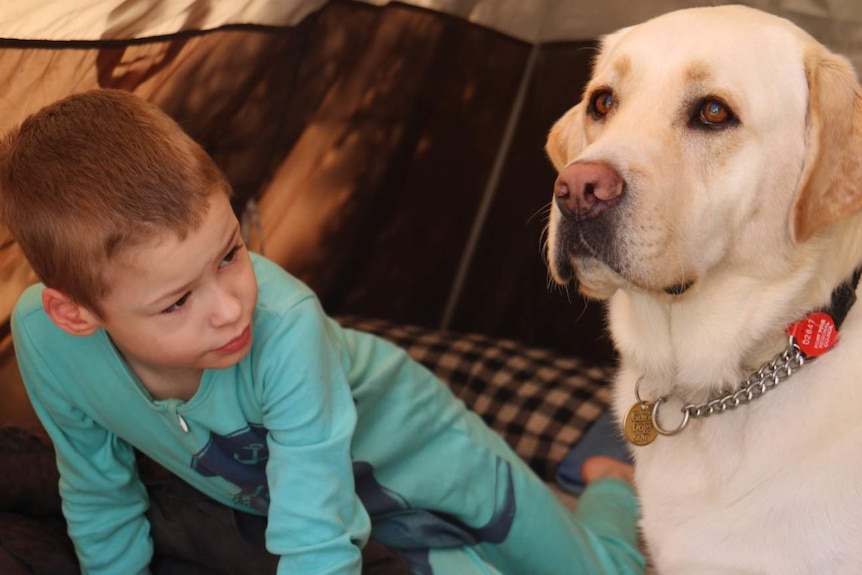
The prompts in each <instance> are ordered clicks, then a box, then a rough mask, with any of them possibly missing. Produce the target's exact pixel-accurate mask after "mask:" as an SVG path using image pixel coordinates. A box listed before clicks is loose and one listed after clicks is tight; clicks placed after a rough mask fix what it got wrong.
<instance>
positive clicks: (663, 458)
mask: <svg viewBox="0 0 862 575" xmlns="http://www.w3.org/2000/svg"><path fill="white" fill-rule="evenodd" d="M814 371H815V373H816V370H814ZM805 380H806V378H802V377H800V378H799V380H797V381H795V382H793V384H794V385H797V386H798V387H799V389H798V390H793V389H791V388H788V390H785V391H784V393H779V391H776V392H775V395H776V397H774V398H771V400H767V399H764V400H763V401H764V402H767V401H768V402H769V403H764V404H761V405H752V406H749V407H747V408H744V409H742V410H739V411H735V412H728V413H723V414H721V415H719V416H715V417H713V418H707V419H705V420H702V421H696V422H694V424H693V425H692V426H691V428H688V429H686V430H685V432H684V433H681V434H679V435H678V436H673V437H659V438H658V439H657V440H656V441H655V442H654V443H653V444H651V445H649V446H646V447H639V448H636V453H635V456H636V467H637V484H638V490H639V492H640V495H641V499H642V506H643V522H642V526H643V529H644V533H645V538H646V541H647V544H648V547H649V550H650V553H651V554H652V555H653V556H654V560H655V562H656V565H657V566H658V567H659V572H660V573H663V574H665V575H673V574H675V573H680V574H682V573H687V574H690V573H712V572H715V573H731V572H732V573H765V574H772V573H775V574H782V575H790V574H793V573H800V574H801V573H811V572H823V573H826V572H830V573H833V572H834V573H838V572H862V550H860V546H858V545H857V544H856V543H854V542H853V541H854V540H855V539H854V538H856V537H858V535H859V532H860V529H862V464H860V462H862V432H860V429H859V426H858V425H856V424H855V423H854V422H853V417H852V412H853V410H852V409H850V408H848V407H847V403H846V402H845V404H844V406H843V408H842V407H839V406H837V405H836V403H838V402H835V401H827V400H826V399H824V398H822V394H819V393H813V392H812V390H811V389H810V387H811V386H812V385H813V382H812V381H807V382H806V381H805ZM806 385H808V386H809V388H805V387H804V386H806ZM839 393H840V391H839ZM818 398H819V401H818ZM845 399H846V400H847V401H848V402H853V401H854V399H853V397H852V394H851V396H845ZM802 406H804V407H802ZM827 414H831V418H832V419H831V420H830V419H828V418H827V417H826V415H827ZM856 419H858V413H857V417H856ZM824 421H826V423H824ZM848 565H850V566H854V569H855V570H854V569H851V570H849V571H848V570H847V567H848ZM814 566H817V567H816V568H814ZM825 566H831V567H829V568H825Z"/></svg>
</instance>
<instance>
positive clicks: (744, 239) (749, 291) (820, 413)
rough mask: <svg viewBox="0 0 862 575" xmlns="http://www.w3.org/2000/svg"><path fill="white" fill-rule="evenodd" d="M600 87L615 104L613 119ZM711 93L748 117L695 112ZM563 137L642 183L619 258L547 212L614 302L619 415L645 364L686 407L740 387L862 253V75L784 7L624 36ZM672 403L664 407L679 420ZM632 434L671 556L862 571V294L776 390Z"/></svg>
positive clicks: (586, 279) (626, 211) (656, 390)
mask: <svg viewBox="0 0 862 575" xmlns="http://www.w3.org/2000/svg"><path fill="white" fill-rule="evenodd" d="M599 89H609V90H611V91H612V93H613V97H614V101H613V104H612V107H611V109H610V112H609V113H608V114H607V116H605V117H604V118H598V119H597V118H596V117H595V116H594V115H591V114H590V113H589V112H588V111H587V106H588V105H589V104H588V103H589V100H590V97H591V95H592V94H593V93H594V92H595V91H596V90H599ZM711 96H718V97H720V98H721V99H722V100H723V101H724V102H726V103H727V104H728V105H729V106H730V108H731V109H732V110H733V112H734V113H735V114H736V116H737V117H738V120H739V122H738V124H737V125H734V126H731V127H728V128H727V129H724V130H716V131H712V130H703V129H698V128H696V127H693V125H692V124H691V121H690V116H691V114H692V109H693V108H692V106H693V105H694V106H696V105H697V103H698V102H700V101H702V99H703V98H706V97H711ZM547 151H548V154H549V156H550V158H551V160H552V162H553V163H554V165H555V166H556V168H557V169H558V170H562V169H563V168H565V167H566V166H569V165H571V164H573V163H575V162H601V163H605V164H607V165H609V166H612V167H613V168H614V169H615V170H616V171H617V172H618V173H619V174H620V175H621V177H622V179H623V181H624V182H625V187H624V191H623V198H622V202H621V203H620V204H619V205H618V206H616V207H615V208H613V209H611V210H608V211H607V212H606V213H605V214H603V215H602V216H601V217H608V218H613V220H612V221H613V226H614V230H615V236H614V242H615V244H616V246H615V249H616V252H615V253H616V254H617V256H615V259H614V261H612V262H609V261H603V260H600V259H597V257H592V256H590V255H586V254H585V251H584V250H583V249H580V250H579V249H576V247H575V246H573V245H571V243H572V242H574V243H577V240H572V239H571V238H572V237H574V236H577V227H578V225H579V224H577V223H575V222H573V221H570V220H567V219H566V218H565V217H564V216H563V215H562V214H561V212H560V210H559V208H558V207H556V205H555V206H553V207H552V210H551V218H550V225H549V230H548V259H549V265H550V269H551V273H552V275H553V276H554V277H555V279H557V281H559V282H561V283H565V282H567V281H568V280H569V278H570V276H571V271H572V269H574V271H575V273H576V274H577V278H578V283H579V287H580V290H581V292H582V293H584V294H585V295H587V296H589V297H593V298H598V299H607V300H608V302H609V323H610V329H611V333H612V336H613V340H614V343H615V345H616V347H617V350H618V352H619V354H620V359H621V369H620V373H619V376H618V378H617V381H616V383H615V406H614V407H615V410H616V413H617V415H618V417H622V416H623V414H624V413H625V412H626V411H627V410H628V408H629V407H631V406H632V405H633V404H634V403H635V383H636V381H637V380H638V379H642V382H641V384H640V394H641V396H642V397H644V398H647V399H648V398H655V397H659V396H664V395H672V396H673V397H675V398H677V399H676V405H677V406H680V405H681V404H680V403H679V402H680V401H685V402H700V401H704V400H706V399H708V398H711V397H714V396H715V395H716V394H720V393H722V392H726V391H727V390H730V389H734V388H735V387H736V386H738V385H739V382H741V381H742V380H744V379H745V377H747V376H748V374H749V373H751V372H752V371H753V370H754V369H755V368H757V367H758V366H759V365H760V364H762V363H763V362H764V361H766V360H769V359H771V358H772V357H773V356H774V355H775V354H776V353H777V352H778V351H779V350H781V349H782V348H783V347H784V346H785V345H786V341H787V338H786V335H785V329H786V327H787V326H788V324H790V323H791V322H793V321H795V320H799V319H801V318H802V317H804V316H805V315H806V313H807V312H809V311H811V310H814V309H817V308H820V307H823V306H826V305H827V304H828V303H829V301H830V294H831V292H832V290H833V288H834V287H835V286H837V285H839V284H841V283H842V281H844V280H845V279H846V278H847V277H848V276H849V275H851V273H852V271H853V269H854V268H855V267H856V266H858V265H860V264H862V221H860V215H859V212H860V209H862V97H860V90H859V87H858V84H857V81H856V78H855V74H854V72H853V70H852V68H851V66H850V65H849V63H848V62H847V61H846V60H845V59H844V58H842V57H840V56H837V55H835V54H833V53H831V52H830V51H828V50H827V49H826V48H824V47H823V46H822V45H820V44H819V43H817V42H816V41H815V40H814V39H813V38H811V37H810V36H809V35H808V34H806V33H805V32H803V31H802V30H800V29H799V28H797V27H796V26H794V25H793V24H791V23H790V22H788V21H786V20H783V19H781V18H778V17H776V16H772V15H769V14H766V13H764V12H759V11H756V10H753V9H750V8H745V7H741V6H722V7H711V8H695V9H690V10H682V11H679V12H672V13H670V14H666V15H664V16H661V17H659V18H656V19H654V20H651V21H648V22H646V23H644V24H640V25H638V26H633V27H630V28H626V29H623V30H620V31H619V32H617V33H615V34H612V35H610V36H608V37H607V38H605V39H604V40H603V42H602V45H601V49H600V52H599V54H598V56H597V59H596V61H595V64H594V70H593V75H592V78H591V80H590V81H589V83H588V85H587V87H586V90H585V92H584V96H583V100H582V102H581V103H580V104H578V105H577V106H575V107H574V108H572V109H571V110H570V111H569V112H567V113H566V114H565V115H564V116H563V117H562V118H561V119H560V120H559V121H558V122H557V123H556V124H555V126H554V127H553V129H552V130H551V134H550V135H549V138H548V143H547ZM563 228H565V229H566V230H568V231H567V233H563V231H562V230H563ZM566 238H568V239H566ZM567 242H568V243H567ZM587 251H588V250H587ZM684 283H691V287H690V288H689V289H688V291H686V292H685V293H684V294H682V295H678V296H674V295H668V294H667V293H666V292H665V289H666V288H669V287H671V286H674V285H679V284H684ZM675 413H676V410H674V409H673V408H672V407H671V406H670V405H664V406H662V412H661V417H662V423H663V424H664V426H665V427H673V426H674V425H675V423H676V422H675V421H674V419H675ZM633 450H634V455H635V461H636V463H635V469H636V473H635V474H636V484H637V488H638V491H639V494H640V497H641V500H642V509H643V520H642V529H643V533H644V537H645V540H646V542H647V547H648V551H649V554H650V556H651V559H652V561H653V562H654V563H655V565H656V567H657V570H658V572H659V573H660V574H661V575H706V574H729V573H734V574H736V573H739V574H742V573H745V574H775V575H794V574H820V573H829V574H832V573H835V574H839V573H840V574H855V573H862V301H860V303H857V304H856V305H855V307H854V308H852V309H851V311H850V313H849V315H848V317H847V319H846V321H845V322H844V325H843V326H842V329H841V333H840V336H839V342H838V344H837V345H836V347H835V348H833V349H832V350H830V351H828V352H827V353H826V354H825V355H823V356H821V357H820V358H818V359H816V360H815V361H813V362H809V363H808V364H806V365H805V366H804V367H803V368H802V369H801V370H800V371H798V372H797V373H796V374H794V375H793V376H791V377H790V378H789V379H788V380H787V381H785V382H784V383H782V384H781V386H779V387H778V388H776V389H774V390H772V391H770V392H769V393H767V394H766V395H764V396H763V397H761V398H759V399H757V400H755V401H753V402H751V403H750V404H748V405H744V406H742V407H740V408H738V409H735V410H732V411H728V412H725V413H721V414H717V415H713V416H711V417H709V418H705V419H697V420H692V422H690V424H689V425H688V427H687V428H686V429H685V430H684V431H682V432H681V433H679V434H678V435H676V436H672V437H664V436H659V437H658V438H657V439H656V441H655V442H654V443H652V444H651V445H648V446H644V447H635V448H633Z"/></svg>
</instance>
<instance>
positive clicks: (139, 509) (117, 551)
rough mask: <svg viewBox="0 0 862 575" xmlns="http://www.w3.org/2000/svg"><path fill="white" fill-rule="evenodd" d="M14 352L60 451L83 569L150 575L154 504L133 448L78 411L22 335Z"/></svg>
mask: <svg viewBox="0 0 862 575" xmlns="http://www.w3.org/2000/svg"><path fill="white" fill-rule="evenodd" d="M16 352H17V355H18V364H19V368H20V370H21V374H22V376H23V379H24V382H25V384H26V387H27V393H28V395H29V397H30V401H31V403H32V404H33V408H34V409H35V411H36V414H37V415H38V416H39V419H40V420H41V422H42V425H43V426H44V427H45V430H46V431H47V432H48V435H49V436H50V437H51V440H52V442H53V444H54V448H55V450H56V453H57V467H58V469H59V472H60V495H61V496H62V498H63V515H64V516H65V518H66V522H67V524H68V532H69V536H70V537H71V538H72V542H73V543H74V545H75V551H76V553H77V555H78V560H79V561H80V563H81V568H82V571H83V572H84V573H88V574H90V575H97V574H105V575H108V574H115V573H129V574H138V573H148V566H149V562H150V559H151V556H152V551H153V549H152V541H151V539H150V535H149V524H148V522H147V520H146V518H145V517H144V513H145V511H146V509H147V505H148V500H147V494H146V490H145V489H144V487H143V485H142V484H141V482H140V481H139V479H138V476H137V468H136V465H135V455H134V451H133V449H132V448H131V446H129V445H128V444H127V443H126V442H124V441H122V440H121V439H119V438H117V437H116V436H114V435H113V434H111V433H109V432H108V431H107V430H106V429H104V428H102V427H101V426H99V425H98V424H97V423H96V422H94V421H93V420H92V419H91V418H90V417H88V416H87V415H86V414H84V413H82V412H81V411H80V410H78V409H76V408H75V407H74V405H73V403H72V402H71V401H69V400H68V399H67V398H66V397H65V394H64V390H63V388H62V386H61V385H60V382H61V379H60V378H59V377H58V376H57V375H55V374H54V373H51V371H50V369H49V368H48V367H47V363H46V362H44V361H41V359H40V358H39V356H38V353H36V352H35V349H34V348H33V347H31V346H29V345H27V343H25V342H23V341H22V340H21V338H16ZM93 385H98V382H93ZM116 408H117V409H122V406H116Z"/></svg>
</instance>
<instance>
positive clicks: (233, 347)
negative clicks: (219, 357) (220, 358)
mask: <svg viewBox="0 0 862 575" xmlns="http://www.w3.org/2000/svg"><path fill="white" fill-rule="evenodd" d="M249 338H251V326H250V325H249V326H246V328H245V329H244V330H242V333H240V334H239V335H238V336H236V337H235V338H233V339H232V340H230V341H229V342H227V343H226V344H224V345H223V346H221V347H220V348H218V349H217V350H216V352H217V353H224V354H228V353H234V352H237V351H239V350H241V349H242V348H244V347H245V345H246V344H247V343H248V340H249Z"/></svg>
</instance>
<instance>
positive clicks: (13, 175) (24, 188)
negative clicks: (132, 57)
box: [0, 90, 231, 314]
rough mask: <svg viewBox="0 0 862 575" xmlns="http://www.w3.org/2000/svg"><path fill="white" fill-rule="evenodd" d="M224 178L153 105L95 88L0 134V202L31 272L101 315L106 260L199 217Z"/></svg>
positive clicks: (182, 231)
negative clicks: (31, 269) (1, 136)
mask: <svg viewBox="0 0 862 575" xmlns="http://www.w3.org/2000/svg"><path fill="white" fill-rule="evenodd" d="M219 189H220V190H222V191H223V192H224V193H226V194H228V195H230V193H231V192H230V186H229V184H228V183H227V181H226V180H225V178H224V176H223V175H222V173H221V172H220V171H219V169H218V168H217V167H216V165H215V164H214V162H213V161H212V159H211V158H210V157H209V156H208V155H207V153H206V152H205V151H204V150H203V149H202V148H201V147H200V146H199V145H198V144H197V143H195V142H194V141H193V140H192V139H191V138H190V137H189V136H188V135H187V134H186V133H185V132H183V130H182V129H181V128H180V127H179V126H178V125H177V124H176V123H175V122H174V121H173V120H172V119H171V118H169V117H168V116H167V115H166V114H165V113H164V112H162V111H161V110H160V109H159V108H158V107H156V106H155V105H153V104H150V103H149V102H147V101H145V100H143V99H142V98H140V97H138V96H135V95H133V94H131V93H129V92H123V91H120V90H93V91H90V92H85V93H81V94H76V95H73V96H69V97H67V98H65V99H62V100H59V101H57V102H55V103H53V104H50V105H48V106H46V107H45V108H43V109H41V110H40V111H38V112H36V113H35V114H33V115H32V116H30V117H29V118H27V119H26V120H25V121H24V122H23V123H22V124H21V125H20V126H18V127H17V128H15V129H13V130H11V131H10V132H9V133H8V134H7V135H6V136H5V137H4V138H3V140H2V142H0V211H2V216H3V219H4V220H5V222H6V225H7V226H8V228H9V231H10V232H11V234H12V236H13V237H14V238H15V240H16V241H17V242H18V243H19V245H20V246H21V250H22V251H23V252H24V255H25V257H26V258H27V260H28V261H29V263H30V265H31V266H32V267H33V269H34V271H35V272H36V274H37V275H38V276H39V278H40V279H41V280H42V281H43V282H44V283H45V284H46V285H47V286H49V287H52V288H54V289H57V290H59V291H61V292H63V293H65V294H66V295H67V296H68V297H70V298H71V299H72V300H74V301H75V302H76V303H78V304H80V305H82V306H84V307H86V308H87V309H89V310H90V311H92V312H94V313H96V314H100V313H101V308H100V305H99V303H100V300H101V298H103V297H104V296H106V295H107V294H108V293H109V292H110V285H109V282H108V281H107V279H106V270H105V268H106V264H107V263H109V262H110V261H111V259H112V258H114V257H116V256H117V255H118V254H120V253H121V252H122V251H123V250H124V249H126V248H129V247H132V246H135V245H137V244H140V243H141V242H142V241H144V240H147V239H149V238H152V237H154V236H155V235H157V234H159V233H164V232H165V231H170V232H173V233H175V234H177V236H178V237H179V238H180V239H183V238H185V236H186V234H187V233H188V232H189V231H190V230H194V229H196V228H197V226H198V225H199V224H200V222H201V220H202V217H203V215H204V214H205V212H206V209H207V207H208V198H209V196H210V194H211V193H213V192H214V191H216V190H219Z"/></svg>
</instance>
